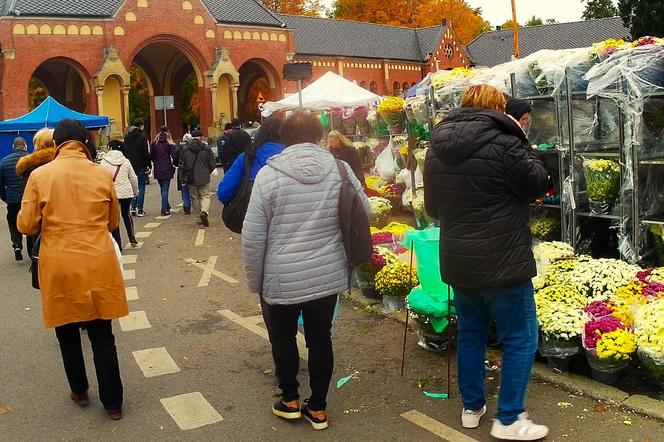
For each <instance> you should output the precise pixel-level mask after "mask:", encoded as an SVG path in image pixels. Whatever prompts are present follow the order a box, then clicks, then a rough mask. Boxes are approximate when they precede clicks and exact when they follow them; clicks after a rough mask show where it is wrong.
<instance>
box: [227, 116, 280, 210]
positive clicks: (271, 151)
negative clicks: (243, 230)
mask: <svg viewBox="0 0 664 442" xmlns="http://www.w3.org/2000/svg"><path fill="white" fill-rule="evenodd" d="M282 125H283V121H281V119H279V118H276V117H271V118H268V119H266V120H265V121H264V122H263V125H262V126H261V127H260V129H258V133H257V134H256V138H255V139H254V141H253V142H252V143H251V145H250V146H249V147H248V148H247V150H246V152H245V153H242V154H240V155H239V156H238V157H237V159H236V160H235V161H234V162H233V165H232V166H231V167H230V169H228V172H226V173H225V174H224V179H223V180H221V182H220V183H219V187H218V188H217V198H218V199H219V201H221V203H222V204H228V203H230V202H231V201H232V200H233V198H234V197H235V194H236V193H237V192H238V190H239V189H240V185H241V184H242V178H244V158H245V156H246V155H249V158H250V160H251V173H250V176H249V181H253V180H254V179H255V178H256V175H258V172H259V171H260V170H261V168H262V167H263V166H265V163H266V162H267V160H269V159H270V158H272V157H273V156H275V155H278V154H280V153H281V152H282V151H283V150H284V146H283V144H281V142H280V135H279V132H281V126H282Z"/></svg>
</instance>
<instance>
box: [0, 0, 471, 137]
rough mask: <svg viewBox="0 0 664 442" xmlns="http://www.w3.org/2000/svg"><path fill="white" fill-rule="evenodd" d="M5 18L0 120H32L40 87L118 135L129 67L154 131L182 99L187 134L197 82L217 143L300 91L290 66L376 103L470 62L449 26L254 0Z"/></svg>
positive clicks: (159, 0)
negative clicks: (142, 87)
mask: <svg viewBox="0 0 664 442" xmlns="http://www.w3.org/2000/svg"><path fill="white" fill-rule="evenodd" d="M0 16H1V18H0V46H1V48H2V57H1V58H0V119H7V118H13V117H17V116H20V115H22V114H24V113H26V112H28V111H29V110H30V104H29V90H30V88H31V87H32V86H34V85H35V84H38V85H40V87H42V88H43V89H44V90H46V91H47V93H48V94H49V95H51V96H53V97H54V98H55V99H56V100H58V101H60V102H62V103H63V104H65V105H66V106H68V107H70V108H72V109H74V110H78V111H82V112H83V111H84V112H87V113H92V114H103V115H107V116H109V117H111V118H112V120H113V122H114V123H113V132H114V133H116V134H120V133H121V132H122V131H123V130H124V129H125V128H126V127H127V126H128V124H129V123H130V122H129V121H128V115H129V99H130V74H129V72H130V68H131V67H133V68H135V69H138V71H140V72H141V73H142V74H143V77H144V78H145V79H146V82H147V87H148V90H149V96H150V115H149V116H147V115H146V117H149V118H150V121H151V122H152V130H153V131H154V130H155V128H157V127H159V126H160V125H161V124H162V123H163V114H162V113H161V112H158V111H156V110H155V106H154V97H155V96H160V95H173V96H174V97H175V109H174V110H171V111H168V124H169V127H171V128H172V131H173V132H174V134H175V135H176V136H180V135H181V133H182V130H183V129H182V128H183V124H182V111H181V109H182V103H181V100H182V95H183V90H182V89H183V84H184V83H185V79H187V78H188V77H190V78H191V77H192V76H193V77H194V79H195V80H194V82H193V84H194V85H195V86H194V88H195V90H194V92H193V93H194V95H195V97H196V100H195V101H196V103H197V106H196V111H197V113H198V117H199V119H200V124H201V127H202V128H204V130H207V132H208V133H209V134H211V135H212V134H215V133H216V132H218V130H219V127H220V125H221V124H223V123H224V122H227V121H230V120H231V119H232V118H234V117H238V118H240V119H242V120H250V119H253V118H255V117H256V116H257V103H256V101H257V99H258V98H259V96H260V97H262V98H264V99H267V100H276V99H279V98H282V97H283V96H284V94H288V93H293V92H294V91H295V84H294V83H291V82H286V81H284V80H282V78H281V70H282V67H283V65H284V63H286V62H287V61H289V60H308V61H312V62H313V63H314V74H315V76H320V75H322V74H323V73H324V72H326V71H329V70H331V71H334V72H337V73H339V74H341V75H343V76H344V77H346V78H349V79H351V80H355V81H357V83H358V84H360V85H363V86H365V87H367V88H370V89H373V90H375V91H376V92H378V93H379V94H392V93H400V92H401V91H402V90H403V89H405V88H406V87H407V86H410V85H412V84H413V83H415V82H417V81H419V80H420V79H421V78H423V76H424V75H426V73H428V72H429V71H432V70H435V69H436V68H446V67H453V66H463V65H468V64H469V62H468V58H467V56H466V55H465V53H464V52H463V49H462V48H461V47H460V46H459V45H458V44H457V42H456V39H455V36H454V32H453V30H452V28H451V25H449V24H447V23H443V24H442V25H441V26H438V27H434V28H427V29H421V30H411V29H404V28H397V27H388V26H381V25H371V24H360V23H354V22H348V21H337V20H328V19H321V18H312V17H295V16H287V15H275V14H273V13H271V12H270V11H269V10H267V9H266V8H264V7H263V6H262V5H261V4H260V3H259V2H256V1H253V0H184V1H183V0H68V1H51V0H0ZM257 85H260V88H258V87H257ZM259 89H260V90H259Z"/></svg>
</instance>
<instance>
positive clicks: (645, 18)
mask: <svg viewBox="0 0 664 442" xmlns="http://www.w3.org/2000/svg"><path fill="white" fill-rule="evenodd" d="M618 12H619V13H620V16H621V17H622V20H623V23H624V24H625V26H627V27H628V28H629V31H630V33H631V34H632V38H633V39H637V38H640V37H645V36H647V35H652V36H660V35H661V33H662V30H663V29H664V7H662V0H618Z"/></svg>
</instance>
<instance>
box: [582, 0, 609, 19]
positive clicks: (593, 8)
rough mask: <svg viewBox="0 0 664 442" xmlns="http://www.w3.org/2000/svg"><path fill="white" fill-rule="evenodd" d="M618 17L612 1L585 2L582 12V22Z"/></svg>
mask: <svg viewBox="0 0 664 442" xmlns="http://www.w3.org/2000/svg"><path fill="white" fill-rule="evenodd" d="M616 15H618V8H616V6H615V5H614V4H613V0H586V9H585V10H584V11H583V15H582V16H581V17H583V19H584V20H591V19H593V18H608V17H615V16H616Z"/></svg>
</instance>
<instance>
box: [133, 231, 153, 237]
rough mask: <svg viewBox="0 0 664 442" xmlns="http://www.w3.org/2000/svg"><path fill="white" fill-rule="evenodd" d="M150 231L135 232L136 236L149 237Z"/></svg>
mask: <svg viewBox="0 0 664 442" xmlns="http://www.w3.org/2000/svg"><path fill="white" fill-rule="evenodd" d="M150 235H152V232H136V235H135V236H136V238H149V237H150Z"/></svg>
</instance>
